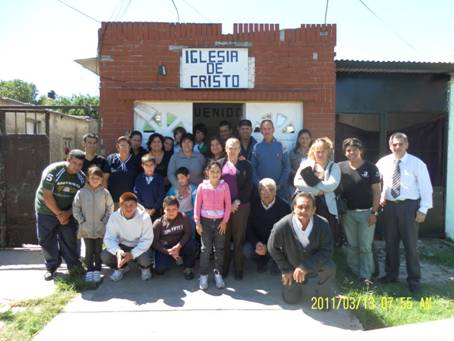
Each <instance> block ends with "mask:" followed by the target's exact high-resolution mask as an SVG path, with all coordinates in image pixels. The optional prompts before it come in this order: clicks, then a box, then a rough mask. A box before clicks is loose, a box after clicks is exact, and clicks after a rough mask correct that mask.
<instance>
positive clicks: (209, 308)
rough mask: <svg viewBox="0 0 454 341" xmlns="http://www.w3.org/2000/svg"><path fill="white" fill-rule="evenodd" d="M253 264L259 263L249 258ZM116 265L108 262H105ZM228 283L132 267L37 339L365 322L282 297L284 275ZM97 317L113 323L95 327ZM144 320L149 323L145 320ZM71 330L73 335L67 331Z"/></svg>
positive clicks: (205, 333)
mask: <svg viewBox="0 0 454 341" xmlns="http://www.w3.org/2000/svg"><path fill="white" fill-rule="evenodd" d="M250 266H251V267H252V264H250ZM106 271H107V272H109V270H106ZM226 283H227V288H226V289H224V290H218V289H216V288H215V286H214V283H213V282H211V283H210V288H209V290H208V291H207V292H203V291H201V290H199V289H198V287H197V285H198V281H197V279H194V280H192V281H186V280H184V279H183V277H182V273H181V269H180V268H174V269H173V270H172V271H171V272H170V273H168V274H165V275H163V276H155V277H153V278H152V279H151V280H150V281H148V282H143V281H141V280H140V278H139V271H138V270H133V271H131V272H130V273H128V274H127V275H126V277H125V278H124V279H123V280H122V281H120V282H118V283H113V282H111V281H110V280H109V279H107V280H105V281H104V283H103V284H102V285H101V287H99V288H98V289H97V290H94V291H87V292H84V293H83V294H82V295H81V296H80V297H77V298H76V299H74V300H73V301H72V302H71V303H70V304H68V305H67V307H66V308H65V311H64V312H63V313H62V314H60V315H59V316H57V317H56V318H55V319H54V320H53V321H52V322H51V323H50V324H49V325H48V326H47V327H46V328H44V330H43V331H42V332H41V333H40V334H39V335H38V337H37V338H36V340H54V339H55V340H57V339H63V338H64V339H65V340H78V339H79V340H80V339H81V338H86V335H87V329H86V328H74V326H75V325H77V326H90V332H89V334H90V338H93V339H95V338H97V337H99V338H101V337H107V338H115V339H119V338H123V337H125V338H131V337H132V339H139V340H140V339H149V338H150V337H156V336H158V337H167V338H169V337H170V340H175V339H176V338H177V337H178V336H181V337H185V338H186V337H187V335H188V331H192V332H195V333H196V334H195V335H193V336H192V337H191V339H196V338H197V339H198V338H202V339H206V338H207V337H209V336H210V335H213V336H215V335H216V338H219V339H221V340H222V339H230V340H231V339H232V337H235V336H238V339H240V337H241V339H244V338H245V337H246V338H249V337H252V338H256V337H259V336H260V335H261V336H265V337H266V338H268V337H270V336H271V335H275V336H276V337H277V336H279V335H280V334H282V333H284V334H286V335H288V332H289V331H292V330H298V329H299V328H300V326H305V327H307V328H310V329H311V331H312V332H315V331H319V332H323V333H325V334H326V333H332V334H333V335H335V334H336V333H338V332H339V331H343V330H346V331H347V330H348V331H352V330H360V329H361V325H360V323H359V322H358V321H357V319H356V317H354V316H353V314H351V313H349V312H345V311H328V312H321V311H314V310H312V309H310V305H309V304H305V305H299V306H288V305H286V304H284V303H283V302H282V300H281V297H280V282H279V275H271V274H269V273H266V274H257V273H256V272H255V269H253V268H251V269H250V274H248V276H247V277H245V279H244V280H243V281H235V280H233V279H231V278H228V279H227V280H226ZM94 323H95V324H96V325H99V326H110V327H109V328H106V327H101V328H98V329H96V328H94V327H93V325H94ZM141 326H142V327H141ZM68 330H71V333H70V335H68V333H67V331H68Z"/></svg>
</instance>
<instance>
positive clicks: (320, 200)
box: [294, 137, 341, 245]
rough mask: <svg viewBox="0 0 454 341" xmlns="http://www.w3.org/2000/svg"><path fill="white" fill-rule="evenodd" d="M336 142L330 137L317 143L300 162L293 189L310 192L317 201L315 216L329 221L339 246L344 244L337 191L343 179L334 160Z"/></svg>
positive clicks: (317, 140) (319, 139) (320, 139)
mask: <svg viewBox="0 0 454 341" xmlns="http://www.w3.org/2000/svg"><path fill="white" fill-rule="evenodd" d="M333 154H334V149H333V143H332V141H331V140H330V139H329V138H328V137H323V138H318V139H316V140H315V141H314V143H313V144H312V146H311V147H310V149H309V152H308V158H307V159H306V160H304V161H303V162H301V165H300V167H299V169H298V170H297V172H296V175H295V179H294V186H295V187H296V190H297V192H308V193H311V194H313V195H314V196H315V198H316V206H317V211H316V213H317V214H318V215H320V216H322V217H324V218H326V219H327V220H328V223H329V225H330V227H331V231H332V232H333V238H334V241H335V244H336V245H339V244H340V243H341V230H340V225H339V214H338V210H337V205H336V194H335V192H334V191H335V190H336V188H337V187H338V186H339V183H340V180H341V172H340V168H339V166H338V165H337V164H336V163H335V162H334V161H332V159H333Z"/></svg>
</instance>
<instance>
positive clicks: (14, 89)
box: [0, 79, 38, 103]
mask: <svg viewBox="0 0 454 341" xmlns="http://www.w3.org/2000/svg"><path fill="white" fill-rule="evenodd" d="M37 95H38V90H37V89H36V85H35V84H33V83H27V82H24V81H23V80H20V79H13V80H10V81H0V96H3V97H9V98H12V99H15V100H18V101H21V102H25V103H36V96H37Z"/></svg>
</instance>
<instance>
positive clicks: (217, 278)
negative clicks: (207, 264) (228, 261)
mask: <svg viewBox="0 0 454 341" xmlns="http://www.w3.org/2000/svg"><path fill="white" fill-rule="evenodd" d="M214 281H215V282H216V288H218V289H223V288H225V283H224V279H223V278H222V275H221V274H220V273H219V271H217V270H215V271H214Z"/></svg>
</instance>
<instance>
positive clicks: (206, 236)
mask: <svg viewBox="0 0 454 341" xmlns="http://www.w3.org/2000/svg"><path fill="white" fill-rule="evenodd" d="M221 171H222V170H221V165H219V163H217V162H216V161H212V162H210V163H209V164H208V166H207V167H206V174H207V176H208V180H204V181H203V182H202V183H201V184H200V185H199V187H198V188H197V194H196V198H195V205H194V221H195V223H196V230H197V233H198V234H200V236H201V240H202V247H201V249H200V281H199V288H200V289H202V290H206V289H207V288H208V272H209V264H210V256H211V250H212V249H213V246H214V263H215V266H214V279H215V281H216V287H217V288H218V289H221V288H224V287H225V284H224V280H223V278H222V275H221V272H220V271H222V267H223V257H224V242H225V230H226V228H227V222H228V221H229V217H230V210H231V206H232V205H231V198H230V190H229V186H228V185H227V184H226V183H225V182H224V181H223V180H221Z"/></svg>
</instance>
